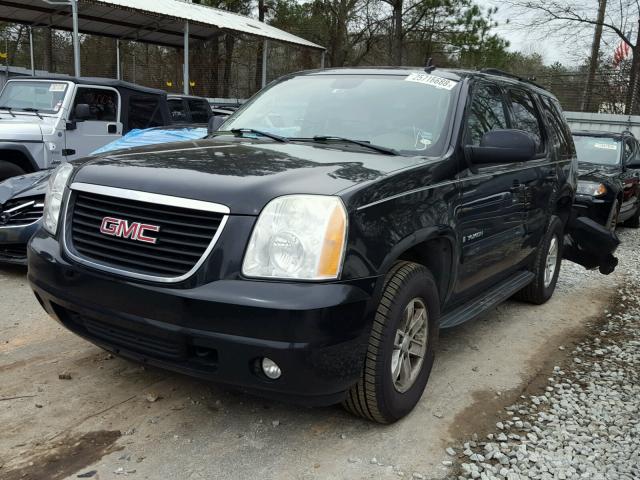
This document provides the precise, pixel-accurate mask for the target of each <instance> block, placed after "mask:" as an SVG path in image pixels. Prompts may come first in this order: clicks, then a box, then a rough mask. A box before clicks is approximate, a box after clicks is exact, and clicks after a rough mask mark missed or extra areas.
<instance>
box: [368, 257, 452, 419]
mask: <svg viewBox="0 0 640 480" xmlns="http://www.w3.org/2000/svg"><path fill="white" fill-rule="evenodd" d="M427 272H428V271H427V270H426V269H425V270H424V273H425V274H421V273H420V272H414V273H413V274H412V275H411V276H410V277H409V278H408V279H407V280H406V281H405V282H403V285H402V287H401V289H400V291H399V292H398V294H397V295H396V297H395V298H394V299H393V305H392V308H391V309H390V312H389V315H388V318H389V322H388V323H387V325H386V326H385V336H384V346H383V349H382V362H381V365H382V367H381V368H383V369H384V372H385V374H384V375H383V376H382V382H381V385H380V391H379V392H378V395H381V397H382V398H380V400H381V401H380V402H379V403H380V405H381V406H383V408H382V409H381V413H382V414H383V415H384V416H385V417H387V419H388V420H389V421H395V420H398V419H400V418H402V417H404V416H405V415H407V414H408V413H409V412H410V411H411V410H413V408H414V407H415V405H416V404H417V403H418V401H419V400H420V397H422V393H423V392H424V389H425V387H426V385H427V381H428V380H429V375H430V374H431V369H432V367H433V362H434V358H435V348H436V344H437V340H438V329H439V316H440V307H439V304H440V299H439V296H438V290H437V288H436V285H435V282H434V280H433V277H432V276H431V275H430V274H427ZM416 297H417V298H421V299H422V300H423V302H424V304H425V306H426V308H427V314H428V328H429V332H428V343H427V351H426V352H425V357H424V361H423V363H422V368H421V370H420V373H419V374H418V377H417V378H416V380H415V382H414V384H413V385H412V386H411V388H409V390H407V391H406V392H404V393H400V392H398V391H397V390H396V389H395V387H394V385H393V379H392V378H391V357H392V353H393V342H394V340H395V334H396V331H397V329H398V325H399V324H400V321H401V319H402V315H403V313H404V309H405V307H406V306H407V304H408V303H409V301H410V300H412V299H413V298H416Z"/></svg>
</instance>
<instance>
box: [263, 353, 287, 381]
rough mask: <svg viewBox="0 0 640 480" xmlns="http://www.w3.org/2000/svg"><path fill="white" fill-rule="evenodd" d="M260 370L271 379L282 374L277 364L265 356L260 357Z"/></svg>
mask: <svg viewBox="0 0 640 480" xmlns="http://www.w3.org/2000/svg"><path fill="white" fill-rule="evenodd" d="M262 372H263V373H264V374H265V375H266V376H267V378H270V379H271V380H277V379H278V378H280V375H282V370H280V367H279V366H278V364H277V363H276V362H274V361H273V360H271V359H270V358H267V357H264V358H263V359H262Z"/></svg>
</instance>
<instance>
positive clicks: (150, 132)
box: [91, 128, 207, 155]
mask: <svg viewBox="0 0 640 480" xmlns="http://www.w3.org/2000/svg"><path fill="white" fill-rule="evenodd" d="M206 136H207V129H206V128H180V129H170V130H163V129H161V128H147V129H144V130H140V129H135V130H131V131H130V132H129V133H127V134H126V135H125V136H124V137H122V138H119V139H118V140H115V141H113V142H111V143H108V144H107V145H105V146H104V147H102V148H99V149H98V150H96V151H95V152H93V153H91V155H97V154H99V153H106V152H111V151H112V150H120V149H123V148H133V147H144V146H145V145H156V144H158V143H171V142H183V141H186V140H199V139H201V138H204V137H206Z"/></svg>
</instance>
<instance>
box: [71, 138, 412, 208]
mask: <svg viewBox="0 0 640 480" xmlns="http://www.w3.org/2000/svg"><path fill="white" fill-rule="evenodd" d="M336 145H337V144H310V143H288V144H285V143H273V142H270V141H258V140H247V139H242V140H240V141H239V140H229V141H221V140H219V139H209V140H202V141H196V142H189V143H187V142H182V143H178V144H169V145H167V144H165V145H162V146H156V147H153V148H144V149H137V150H136V151H134V152H132V151H128V152H126V153H121V154H118V153H115V152H114V154H110V155H106V156H102V157H97V158H93V159H89V160H88V161H87V162H86V163H85V164H84V165H83V166H82V167H80V169H79V170H78V172H77V173H76V175H75V177H74V179H73V181H74V182H83V183H90V184H96V185H105V186H110V187H117V188H125V189H131V190H140V191H144V192H151V193H159V194H164V195H172V196H176V197H184V198H192V199H197V200H204V201H209V202H215V203H220V204H223V205H226V206H228V207H229V208H230V209H231V213H234V214H239V215H257V214H259V213H260V211H261V210H262V208H263V207H264V206H265V205H266V204H267V203H268V202H269V201H270V200H271V199H273V198H275V197H279V196H281V195H288V194H296V193H306V194H325V195H331V194H335V193H337V192H340V191H342V190H344V189H346V188H349V187H352V186H354V185H356V184H359V183H364V182H371V181H374V180H376V179H378V178H380V177H382V176H384V175H386V174H388V173H389V172H391V171H394V170H398V169H402V168H406V167H410V166H413V165H416V164H418V163H420V162H423V161H424V159H423V158H421V157H404V156H390V155H384V154H378V153H369V152H367V151H366V150H363V149H361V148H360V147H354V148H353V149H351V147H348V148H349V151H345V150H339V149H337V148H335V147H336ZM342 145H343V144H340V146H342Z"/></svg>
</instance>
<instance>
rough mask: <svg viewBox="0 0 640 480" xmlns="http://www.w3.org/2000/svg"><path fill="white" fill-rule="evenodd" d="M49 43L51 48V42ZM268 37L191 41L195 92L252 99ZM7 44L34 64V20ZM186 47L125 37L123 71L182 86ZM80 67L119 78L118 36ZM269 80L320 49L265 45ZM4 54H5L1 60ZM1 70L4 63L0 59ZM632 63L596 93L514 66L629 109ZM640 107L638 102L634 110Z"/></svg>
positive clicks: (131, 77)
mask: <svg viewBox="0 0 640 480" xmlns="http://www.w3.org/2000/svg"><path fill="white" fill-rule="evenodd" d="M33 38H34V53H35V66H36V69H38V70H48V71H51V72H52V73H64V74H72V73H73V48H72V45H71V37H70V35H69V34H68V33H65V32H59V31H54V32H53V34H52V36H51V42H50V43H49V42H48V30H47V29H45V28H37V29H34V32H33ZM49 45H50V47H49ZM263 45H264V43H263V40H262V39H258V38H252V37H248V36H241V35H231V34H228V33H224V32H221V33H220V35H219V36H218V37H217V38H214V39H211V40H210V41H208V42H193V43H192V46H191V53H190V66H191V68H190V70H191V73H190V77H191V85H190V92H191V93H192V94H194V95H201V96H205V97H210V98H248V97H250V96H251V95H253V94H254V93H255V92H256V91H257V90H258V89H259V88H260V85H261V77H262V75H261V74H262V64H261V61H262V48H263ZM4 50H7V53H8V56H9V58H8V60H7V61H8V62H9V65H11V66H20V67H27V68H29V67H30V55H29V34H28V27H26V26H20V25H12V24H4V25H2V24H0V51H4ZM182 55H183V53H182V50H180V49H174V48H165V47H159V46H155V45H149V44H143V43H139V42H129V41H121V42H120V72H121V78H122V79H123V80H127V81H130V82H133V83H138V84H141V85H145V86H149V87H155V88H161V89H164V90H166V91H168V92H172V93H182V92H183V84H182V82H183V80H182V78H183V75H182V63H183V57H182ZM81 58H82V73H83V75H84V76H99V77H109V78H115V77H116V75H117V62H116V41H115V40H114V39H111V38H105V37H98V36H92V35H83V36H82V47H81ZM267 59H268V62H267V65H268V67H267V82H269V81H271V80H274V79H276V78H278V77H280V76H282V75H285V74H287V73H291V72H295V71H299V70H305V69H310V68H318V67H319V66H320V61H321V54H320V53H319V52H317V51H313V50H310V49H305V48H301V47H296V46H291V45H287V44H282V43H275V42H269V43H268V47H267ZM4 61H5V60H0V65H2V63H3V62H4ZM0 69H1V66H0ZM630 69H631V66H630V62H628V61H627V62H623V63H622V64H621V66H620V67H619V68H613V67H612V66H611V67H606V66H601V67H600V68H599V69H598V72H597V73H596V76H595V79H594V82H593V87H592V89H591V91H592V94H591V98H590V99H587V98H586V97H585V90H586V84H587V73H586V72H585V71H584V70H576V71H575V72H572V71H567V70H566V69H565V68H562V69H558V71H553V70H554V67H548V68H547V69H545V71H544V72H537V73H535V72H533V73H532V72H513V73H515V74H517V75H519V76H521V77H524V78H531V79H533V80H535V82H536V83H538V84H539V85H541V86H543V87H545V88H547V89H548V90H550V91H551V92H553V93H554V94H555V95H556V96H557V97H558V99H559V100H560V102H561V104H562V106H563V108H564V109H565V110H567V111H577V112H582V111H587V112H601V113H625V111H626V105H627V104H628V103H630V102H631V95H630V88H629V77H630ZM634 110H635V109H634Z"/></svg>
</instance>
